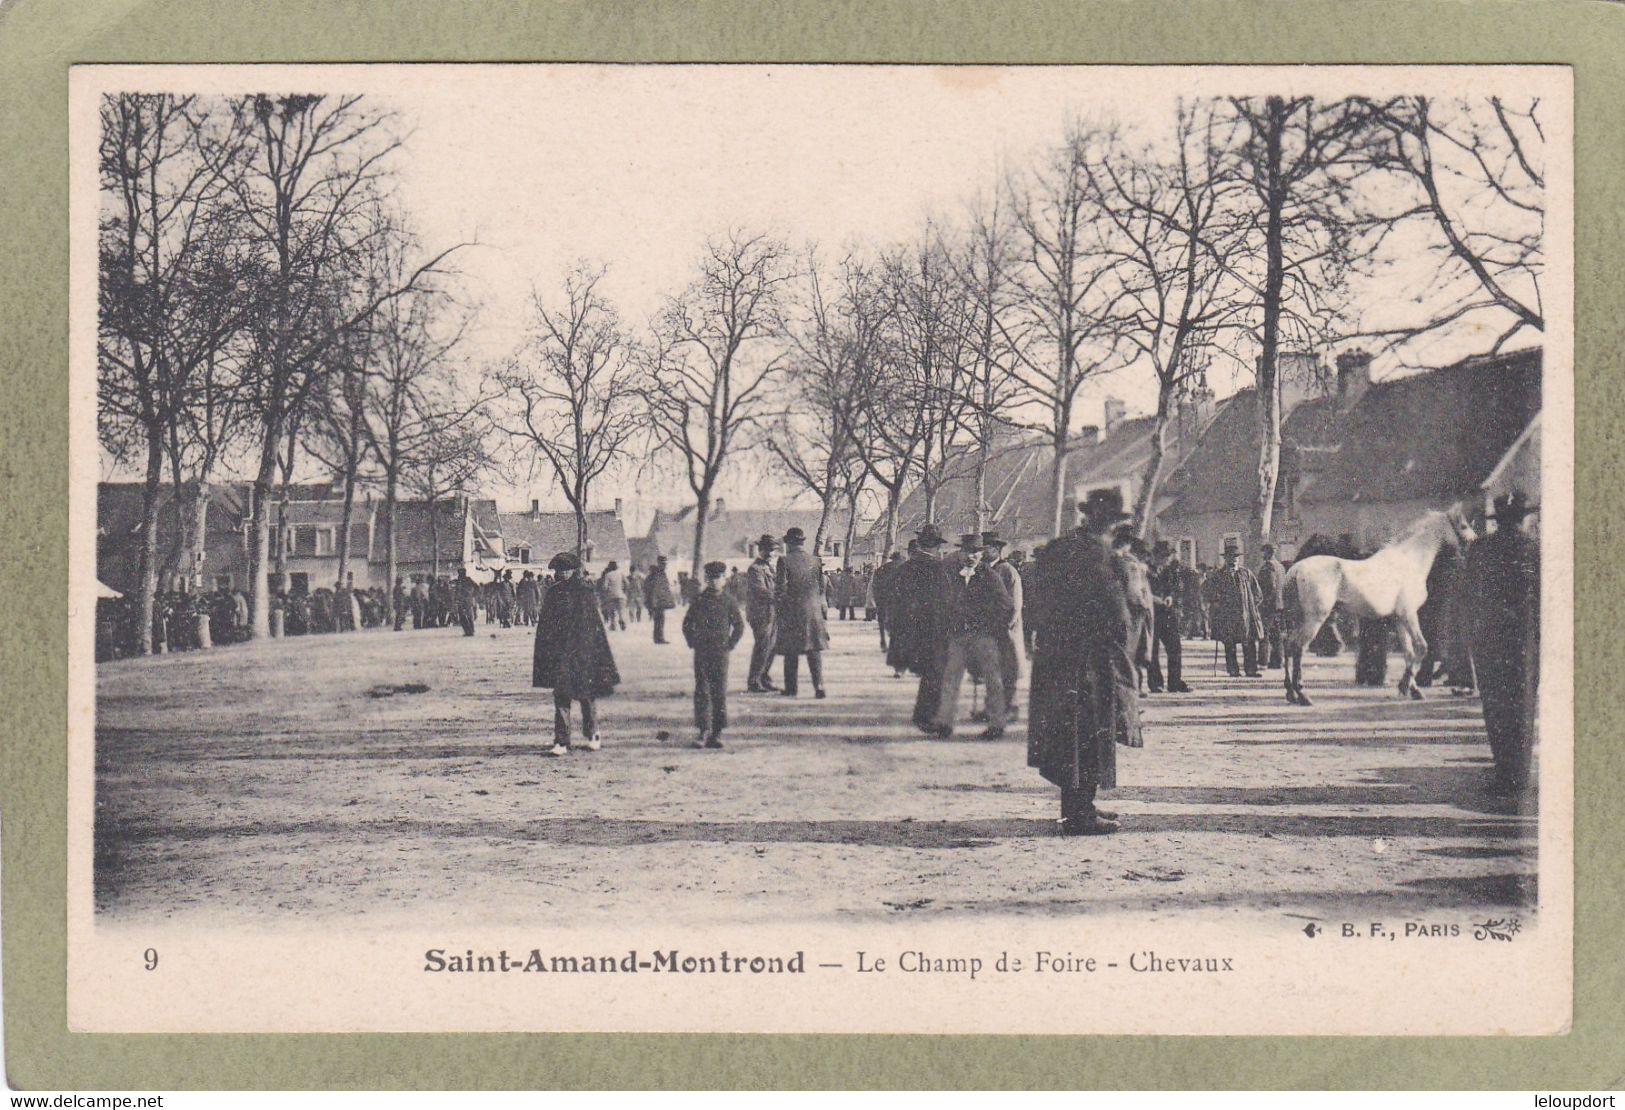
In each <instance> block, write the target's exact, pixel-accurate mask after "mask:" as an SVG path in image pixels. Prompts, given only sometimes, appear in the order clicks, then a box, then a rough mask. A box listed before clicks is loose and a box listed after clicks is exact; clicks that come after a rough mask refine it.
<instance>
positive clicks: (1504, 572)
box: [1463, 491, 1540, 797]
mask: <svg viewBox="0 0 1625 1110" xmlns="http://www.w3.org/2000/svg"><path fill="white" fill-rule="evenodd" d="M1535 511H1536V509H1535V507H1534V506H1532V505H1529V504H1528V503H1527V502H1526V500H1525V497H1524V495H1523V494H1522V493H1521V492H1518V491H1514V492H1512V493H1509V494H1506V495H1504V496H1501V497H1497V498H1496V499H1495V501H1494V504H1493V507H1492V511H1491V513H1490V515H1489V517H1488V519H1489V520H1492V521H1494V522H1495V531H1493V532H1491V533H1489V534H1488V535H1486V536H1482V537H1480V538H1478V539H1476V540H1474V541H1473V542H1472V544H1471V545H1470V546H1469V547H1468V548H1467V565H1466V568H1465V570H1464V572H1463V575H1464V579H1465V588H1466V590H1467V596H1468V597H1469V598H1470V599H1471V600H1470V601H1469V602H1468V645H1469V647H1470V648H1471V649H1472V653H1473V667H1474V669H1475V671H1476V672H1477V676H1478V693H1479V697H1480V699H1481V700H1482V702H1483V706H1484V731H1485V734H1486V735H1487V737H1488V739H1489V742H1490V755H1491V756H1492V757H1493V758H1494V760H1495V778H1494V780H1493V782H1492V783H1491V785H1490V792H1491V793H1493V794H1495V795H1498V796H1502V797H1515V796H1517V795H1520V794H1522V793H1523V792H1524V791H1526V790H1527V789H1528V787H1529V771H1530V764H1531V762H1532V758H1533V753H1534V746H1535V740H1536V723H1537V717H1536V713H1537V709H1538V700H1539V699H1538V693H1539V689H1540V541H1538V540H1536V539H1535V538H1534V537H1533V536H1531V535H1529V534H1528V533H1527V532H1525V531H1524V530H1523V521H1524V518H1526V517H1528V516H1529V515H1530V514H1531V513H1533V512H1535Z"/></svg>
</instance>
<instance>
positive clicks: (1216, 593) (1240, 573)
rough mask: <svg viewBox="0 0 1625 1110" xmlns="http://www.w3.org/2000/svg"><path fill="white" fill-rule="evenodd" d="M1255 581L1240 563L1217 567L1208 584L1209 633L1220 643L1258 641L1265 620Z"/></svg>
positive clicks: (1251, 573) (1256, 581)
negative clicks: (1232, 565)
mask: <svg viewBox="0 0 1625 1110" xmlns="http://www.w3.org/2000/svg"><path fill="white" fill-rule="evenodd" d="M1259 601H1260V595H1259V591H1258V580H1257V579H1255V578H1254V577H1253V572H1252V571H1250V570H1248V569H1247V568H1246V567H1244V566H1242V565H1241V564H1239V563H1238V564H1236V565H1235V566H1234V567H1219V568H1217V569H1216V570H1214V572H1213V576H1212V578H1211V579H1210V580H1209V582H1208V606H1207V621H1208V631H1209V633H1210V634H1211V635H1212V637H1213V638H1214V639H1215V640H1217V641H1219V643H1221V644H1240V643H1245V642H1246V641H1248V640H1257V639H1259V638H1260V637H1261V636H1262V635H1263V632H1264V619H1263V617H1262V615H1261V614H1260V613H1259Z"/></svg>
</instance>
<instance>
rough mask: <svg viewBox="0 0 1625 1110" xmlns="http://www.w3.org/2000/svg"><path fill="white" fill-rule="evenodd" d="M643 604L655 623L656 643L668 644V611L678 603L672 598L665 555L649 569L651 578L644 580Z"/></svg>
mask: <svg viewBox="0 0 1625 1110" xmlns="http://www.w3.org/2000/svg"><path fill="white" fill-rule="evenodd" d="M643 604H644V605H645V606H646V607H647V608H648V610H649V619H650V620H651V621H653V622H654V633H655V635H654V641H655V643H657V644H664V643H666V642H667V640H666V610H668V609H675V608H677V602H676V601H675V600H674V599H673V598H672V594H671V580H670V579H668V578H667V577H666V557H665V556H664V555H662V556H660V557H659V558H658V559H656V560H655V565H654V566H652V567H650V568H649V577H647V578H645V579H644V580H643Z"/></svg>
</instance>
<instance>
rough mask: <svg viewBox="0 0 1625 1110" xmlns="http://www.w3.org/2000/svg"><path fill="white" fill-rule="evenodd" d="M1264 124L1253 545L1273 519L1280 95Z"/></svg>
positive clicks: (1280, 266) (1277, 454)
mask: <svg viewBox="0 0 1625 1110" xmlns="http://www.w3.org/2000/svg"><path fill="white" fill-rule="evenodd" d="M1266 108H1267V111H1268V113H1269V127H1268V130H1267V132H1266V134H1265V182H1264V184H1265V193H1264V205H1265V223H1264V248H1265V259H1266V261H1265V272H1264V306H1263V307H1264V320H1263V324H1264V327H1263V335H1262V337H1261V341H1260V348H1261V349H1260V351H1259V357H1258V391H1257V399H1258V429H1259V436H1258V492H1257V495H1256V497H1255V498H1254V500H1253V511H1252V531H1253V536H1252V539H1253V550H1254V551H1258V550H1259V549H1260V548H1261V547H1262V546H1263V545H1264V544H1266V543H1268V542H1270V531H1271V528H1272V526H1273V524H1274V520H1273V518H1274V514H1275V482H1276V478H1277V477H1278V476H1279V474H1280V467H1281V379H1280V366H1279V362H1280V331H1281V295H1282V286H1283V285H1284V283H1285V280H1286V277H1285V275H1286V266H1285V262H1284V260H1283V253H1284V252H1283V247H1282V243H1281V236H1282V228H1281V211H1282V209H1283V207H1285V203H1286V197H1285V193H1284V191H1283V188H1282V185H1281V132H1282V130H1283V129H1284V128H1285V105H1284V104H1283V102H1282V101H1281V98H1280V97H1273V96H1272V97H1270V98H1269V100H1268V102H1267V104H1266Z"/></svg>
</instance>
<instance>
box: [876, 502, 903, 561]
mask: <svg viewBox="0 0 1625 1110" xmlns="http://www.w3.org/2000/svg"><path fill="white" fill-rule="evenodd" d="M902 499H903V487H902V485H901V484H899V485H895V486H887V487H886V549H885V550H884V551H882V552H881V553H880V557H881V558H882V559H884V558H886V557H887V556H889V555H890V554H891V553H892V552H893V551H894V550H896V548H897V506H898V504H899V502H901V501H902Z"/></svg>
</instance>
